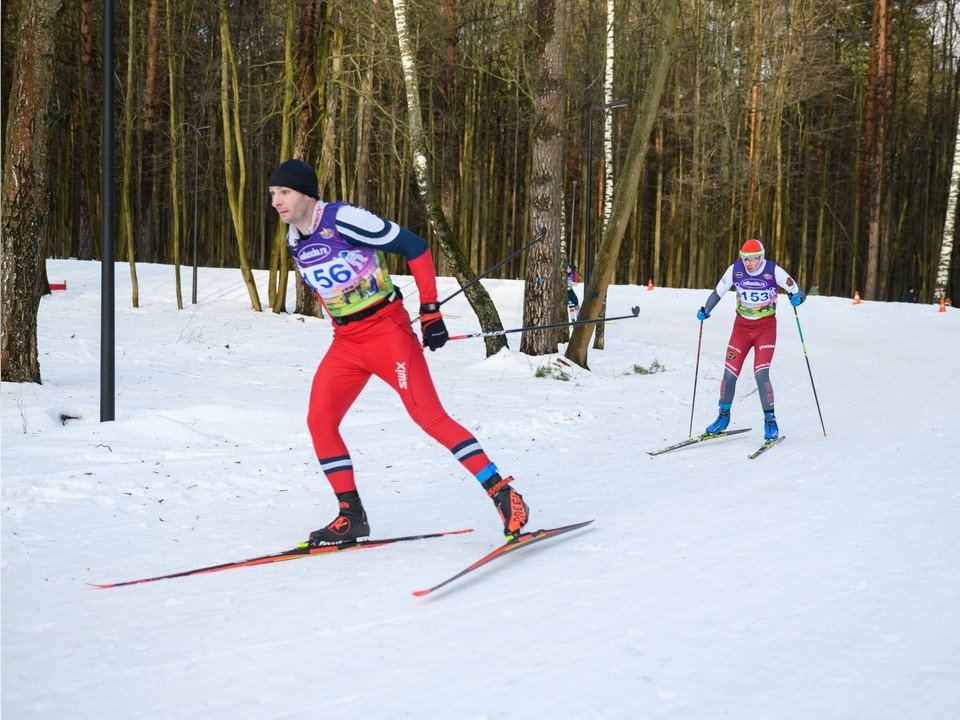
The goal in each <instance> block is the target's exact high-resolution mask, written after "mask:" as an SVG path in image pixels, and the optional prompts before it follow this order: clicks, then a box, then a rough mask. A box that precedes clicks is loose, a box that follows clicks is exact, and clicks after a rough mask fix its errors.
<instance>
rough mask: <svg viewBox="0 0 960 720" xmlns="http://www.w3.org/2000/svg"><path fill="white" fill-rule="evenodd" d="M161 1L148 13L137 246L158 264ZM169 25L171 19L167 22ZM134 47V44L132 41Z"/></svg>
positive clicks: (145, 257)
mask: <svg viewBox="0 0 960 720" xmlns="http://www.w3.org/2000/svg"><path fill="white" fill-rule="evenodd" d="M159 20H160V0H150V8H149V11H148V13H147V32H146V35H147V58H146V65H147V67H146V82H145V83H144V89H143V137H142V139H141V148H140V158H141V161H140V162H141V164H140V178H139V183H138V185H139V188H140V209H139V211H140V223H139V231H138V233H137V235H138V241H139V242H138V243H137V245H138V246H139V249H140V259H141V260H143V261H144V262H158V261H160V260H162V259H163V253H162V251H161V250H160V248H159V247H158V243H157V237H156V235H157V232H156V231H157V221H156V215H157V158H156V145H157V142H156V136H157V116H158V114H159V109H158V107H157V105H158V103H157V74H158V72H159V65H160V41H159V38H160V34H159V31H158V29H157V26H158V25H159ZM168 22H169V19H168ZM130 42H131V44H132V43H133V42H134V41H133V38H132V37H131V39H130Z"/></svg>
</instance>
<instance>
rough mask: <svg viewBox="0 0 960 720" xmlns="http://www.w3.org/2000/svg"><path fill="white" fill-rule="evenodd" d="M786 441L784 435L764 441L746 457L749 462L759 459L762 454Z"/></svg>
mask: <svg viewBox="0 0 960 720" xmlns="http://www.w3.org/2000/svg"><path fill="white" fill-rule="evenodd" d="M786 439H787V436H786V435H781V436H780V437H778V438H774V439H773V440H765V441H764V443H763V445H761V446H760V447H759V448H757V449H756V450H755V451H754V452H752V453H750V454H749V455H747V457H748V458H750V459H751V460H753V459H754V458H757V457H760V456H761V455H763V453H765V452H766V451H767V450H769V449H770V448H772V447H773V446H774V445H778V444H779V443H781V442H782V441H784V440H786Z"/></svg>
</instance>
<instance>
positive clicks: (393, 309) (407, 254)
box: [267, 160, 528, 547]
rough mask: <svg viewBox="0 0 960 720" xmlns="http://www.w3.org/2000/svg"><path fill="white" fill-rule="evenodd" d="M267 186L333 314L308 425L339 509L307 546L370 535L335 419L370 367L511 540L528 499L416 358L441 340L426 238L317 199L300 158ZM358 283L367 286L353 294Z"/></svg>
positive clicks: (313, 179)
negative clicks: (412, 303) (416, 308)
mask: <svg viewBox="0 0 960 720" xmlns="http://www.w3.org/2000/svg"><path fill="white" fill-rule="evenodd" d="M267 184H268V186H269V190H270V197H271V204H272V205H273V208H274V209H275V210H276V211H277V214H278V215H279V216H280V220H282V221H283V222H285V223H287V224H288V225H289V228H288V232H287V248H288V249H289V251H290V254H291V255H292V256H293V259H294V260H295V261H296V264H297V269H298V271H299V273H300V275H301V276H302V277H303V279H304V280H305V281H306V283H307V284H308V285H310V286H311V287H312V288H313V289H314V290H315V291H316V292H317V295H318V296H319V297H320V300H321V301H322V302H323V304H324V306H325V307H326V309H327V312H328V313H329V315H330V319H331V321H332V322H333V341H332V342H331V344H330V347H329V349H328V350H327V352H326V354H325V355H324V356H323V358H322V359H321V360H320V365H319V366H318V367H317V372H316V374H315V375H314V378H313V387H312V390H311V392H310V402H309V409H308V412H307V427H308V428H309V430H310V436H311V438H312V440H313V447H314V450H315V452H316V454H317V459H318V460H319V461H320V467H321V469H322V470H323V472H324V474H325V475H326V477H327V480H328V481H329V483H330V486H331V488H332V489H333V491H334V493H335V494H336V496H337V501H338V504H339V509H340V512H339V514H338V515H337V517H336V518H335V519H334V520H333V521H332V522H330V523H329V524H328V525H326V526H325V527H322V528H320V529H319V530H316V531H314V532H312V533H310V537H309V541H308V542H309V545H310V546H313V547H316V546H320V545H327V544H332V543H340V542H345V541H351V540H357V539H361V538H364V537H368V536H369V535H370V525H369V523H368V522H367V514H366V511H365V510H364V508H363V505H362V503H361V502H360V495H359V492H358V491H357V485H356V481H355V478H354V470H353V460H352V458H351V456H350V451H349V450H348V449H347V446H346V444H345V443H344V441H343V438H342V437H341V435H340V423H341V421H342V420H343V418H344V415H346V413H347V410H349V409H350V406H351V405H353V402H354V400H356V399H357V397H358V396H359V395H360V392H361V391H362V390H363V388H364V386H365V385H366V384H367V381H368V380H369V379H370V377H371V376H372V375H376V376H377V377H379V378H380V379H381V380H383V381H384V382H385V383H387V384H388V385H389V386H390V387H392V388H393V389H394V390H395V391H396V392H397V394H398V395H399V396H400V399H401V400H402V401H403V406H404V408H406V410H407V412H408V413H409V414H410V417H411V418H412V419H413V421H414V422H416V423H417V425H419V426H420V427H421V428H422V429H423V431H424V432H426V433H427V434H428V435H430V436H431V437H432V438H433V439H434V440H436V441H437V442H439V443H440V444H441V445H443V446H444V447H446V448H447V449H448V450H449V451H450V453H451V454H452V455H453V457H454V458H455V459H456V460H458V461H459V462H460V463H461V464H462V465H463V467H464V468H466V470H467V471H468V472H469V473H470V474H471V475H473V476H474V477H475V478H476V479H477V481H478V482H479V483H480V485H481V486H482V487H483V489H484V490H485V491H486V493H487V495H488V496H489V497H490V498H491V499H492V500H493V503H494V505H495V507H496V508H497V510H498V511H499V513H500V518H501V520H502V522H503V532H504V534H505V535H506V536H507V539H508V540H511V539H513V538H514V536H516V535H517V534H518V533H519V532H520V529H521V528H522V527H523V526H524V525H525V524H526V522H527V514H528V507H527V505H526V503H524V501H523V498H522V497H521V495H520V493H518V492H517V491H516V490H514V489H513V487H512V486H511V485H510V483H511V482H512V480H513V478H511V477H506V478H504V477H502V476H501V475H500V471H499V470H498V468H497V466H496V465H495V464H494V463H493V461H492V460H491V459H490V458H489V457H488V456H487V454H486V453H485V452H484V450H483V448H482V447H481V445H480V443H479V442H478V441H477V439H476V438H475V437H474V436H473V435H472V434H471V433H470V431H468V430H467V429H466V428H464V427H463V426H462V425H460V424H459V423H458V422H456V421H455V420H454V419H453V418H451V417H450V416H449V415H448V414H447V412H446V410H444V408H443V406H442V405H441V404H440V399H439V397H438V396H437V391H436V389H435V387H434V384H433V379H432V378H431V376H430V369H429V367H428V366H427V362H426V358H425V357H424V353H423V348H424V347H429V348H430V350H431V351H434V350H439V349H440V348H442V347H443V346H444V344H445V343H446V342H447V339H448V334H447V328H446V326H445V324H444V322H443V317H442V316H441V314H440V304H439V303H438V302H437V277H436V270H435V268H434V265H433V259H432V258H431V257H430V252H429V248H428V245H427V242H426V240H424V239H423V238H421V237H420V236H419V235H416V234H414V233H412V232H410V231H409V230H407V229H406V228H403V227H401V226H399V225H397V224H396V223H394V222H392V221H390V220H385V219H384V218H382V217H379V216H378V215H375V214H373V213H372V212H370V211H368V210H364V209H362V208H359V207H356V206H354V205H349V204H347V203H345V202H332V203H331V202H325V201H323V200H320V192H319V187H318V182H317V175H316V173H315V172H314V169H313V168H312V167H311V166H310V165H308V164H307V163H305V162H302V161H300V160H287V161H286V162H283V163H280V165H278V166H277V167H276V169H275V170H274V171H273V173H272V174H271V175H270V179H269V181H268V183H267ZM384 253H394V254H397V255H401V256H402V257H404V258H405V259H406V260H407V264H408V266H409V268H410V272H411V274H412V275H413V279H414V281H415V282H416V285H417V290H418V291H419V293H420V317H419V319H420V331H421V333H422V336H423V344H422V345H421V343H420V341H419V340H418V339H417V336H416V334H415V333H414V331H413V327H412V325H411V323H410V317H409V315H408V314H407V311H406V309H404V306H403V302H402V298H401V295H400V291H399V290H398V289H397V288H396V287H395V286H394V284H393V280H392V279H391V277H390V274H389V273H388V272H387V268H386V263H385V262H384V256H383V254H384ZM347 257H349V258H350V260H349V262H347V261H346V260H345V259H344V258H347ZM361 287H368V288H369V290H370V292H363V293H361V292H356V290H357V289H358V288H361ZM392 431H393V432H397V430H396V429H392Z"/></svg>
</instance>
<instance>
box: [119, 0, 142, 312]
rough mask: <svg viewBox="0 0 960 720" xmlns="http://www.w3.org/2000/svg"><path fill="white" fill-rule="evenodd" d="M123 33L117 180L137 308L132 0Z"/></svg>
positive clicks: (138, 284)
mask: <svg viewBox="0 0 960 720" xmlns="http://www.w3.org/2000/svg"><path fill="white" fill-rule="evenodd" d="M127 13H128V21H127V36H128V37H129V38H130V39H131V42H130V48H129V51H128V53H127V81H126V84H125V87H126V91H125V93H124V95H125V97H124V99H123V174H122V178H121V180H120V223H121V227H122V228H123V234H124V240H125V242H126V249H127V264H128V265H129V266H130V303H131V305H133V307H135V308H138V307H140V283H139V282H138V280H137V251H136V241H135V235H134V230H133V207H132V203H131V201H130V185H131V183H132V182H133V157H134V152H133V116H134V110H133V108H134V92H133V86H134V83H133V71H134V59H135V57H136V55H135V53H134V48H135V47H136V43H135V42H133V32H134V22H133V19H134V17H135V13H134V5H133V0H129V2H128V3H127Z"/></svg>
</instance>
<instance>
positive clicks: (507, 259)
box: [438, 227, 547, 305]
mask: <svg viewBox="0 0 960 720" xmlns="http://www.w3.org/2000/svg"><path fill="white" fill-rule="evenodd" d="M546 236H547V229H546V228H545V227H542V228H540V230H539V231H538V232H537V234H536V235H534V236H533V240H531V241H530V242H528V243H527V244H526V245H524V246H523V247H522V248H520V249H519V250H517V251H516V252H515V253H512V254H510V255H507V257H505V258H504V259H503V260H501V261H500V262H498V263H497V264H496V265H494V266H493V267H492V268H489V269H487V270H486V271H484V272H482V273H480V274H479V275H477V276H476V277H475V278H474V279H473V280H471V281H470V282H468V283H467V284H466V285H464V286H463V287H462V288H460V289H459V290H457V291H456V292H455V293H453V294H452V295H450V296H448V297H446V298H444V299H443V300H441V301H440V302H439V303H438V304H439V305H443V304H444V303H445V302H447V301H448V300H453V299H454V298H455V297H456V296H457V295H459V294H460V293H462V292H463V291H464V290H466V289H467V288H468V287H470V286H471V285H473V284H475V283H477V282H480V279H481V278H484V277H486V276H487V275H489V274H490V273H492V272H493V271H494V270H496V269H497V268H499V267H501V266H503V265H505V264H506V263H508V262H510V261H511V260H513V259H514V258H515V257H516V256H517V255H519V254H520V253H522V252H523V251H524V250H526V249H527V248H528V247H530V246H531V245H533V244H534V243H538V242H540V241H541V240H543V239H544V238H545V237H546Z"/></svg>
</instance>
